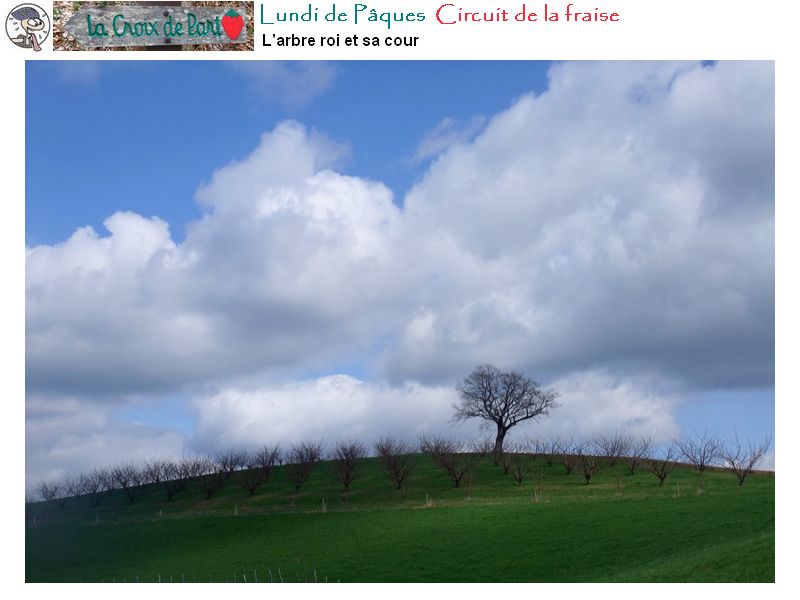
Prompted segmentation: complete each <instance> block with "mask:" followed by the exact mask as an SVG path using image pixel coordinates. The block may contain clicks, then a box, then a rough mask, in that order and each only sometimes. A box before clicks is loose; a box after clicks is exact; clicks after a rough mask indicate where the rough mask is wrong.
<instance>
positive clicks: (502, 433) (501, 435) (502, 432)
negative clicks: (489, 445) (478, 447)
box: [493, 424, 508, 465]
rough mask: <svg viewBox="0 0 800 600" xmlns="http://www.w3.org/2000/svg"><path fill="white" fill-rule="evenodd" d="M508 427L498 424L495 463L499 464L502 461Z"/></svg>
mask: <svg viewBox="0 0 800 600" xmlns="http://www.w3.org/2000/svg"><path fill="white" fill-rule="evenodd" d="M507 432H508V429H506V428H505V427H503V426H502V425H500V424H498V425H497V437H496V438H495V439H494V451H493V454H494V464H495V465H497V463H498V462H500V457H501V456H502V455H503V440H504V439H506V433H507Z"/></svg>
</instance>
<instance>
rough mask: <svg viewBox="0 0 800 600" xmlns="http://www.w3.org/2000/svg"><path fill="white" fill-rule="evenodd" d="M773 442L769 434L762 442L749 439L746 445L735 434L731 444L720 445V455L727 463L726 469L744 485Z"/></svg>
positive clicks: (724, 462) (725, 463)
mask: <svg viewBox="0 0 800 600" xmlns="http://www.w3.org/2000/svg"><path fill="white" fill-rule="evenodd" d="M771 443H772V440H771V439H770V438H769V436H765V437H764V440H763V441H762V442H761V443H760V444H753V443H752V442H750V441H748V442H747V447H745V446H743V445H742V444H741V442H740V441H739V437H738V436H734V438H733V440H731V442H730V443H729V444H727V445H725V446H721V447H720V450H719V456H720V458H721V459H722V462H723V464H724V465H725V470H727V471H730V472H731V473H733V474H734V475H736V478H737V479H738V480H739V485H743V484H744V480H745V478H746V477H747V476H748V475H749V474H750V473H751V472H752V471H753V468H754V467H755V466H756V465H757V464H758V463H759V461H761V459H762V458H763V457H764V455H765V454H766V453H767V450H769V447H770V444H771Z"/></svg>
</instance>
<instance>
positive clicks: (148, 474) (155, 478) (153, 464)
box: [142, 458, 164, 486]
mask: <svg viewBox="0 0 800 600" xmlns="http://www.w3.org/2000/svg"><path fill="white" fill-rule="evenodd" d="M163 462H164V461H162V460H161V459H160V458H151V459H149V460H146V461H145V463H144V465H143V466H142V478H143V480H144V482H145V483H153V484H155V485H157V486H158V485H161V477H162V476H163V474H164V465H163V464H162V463H163Z"/></svg>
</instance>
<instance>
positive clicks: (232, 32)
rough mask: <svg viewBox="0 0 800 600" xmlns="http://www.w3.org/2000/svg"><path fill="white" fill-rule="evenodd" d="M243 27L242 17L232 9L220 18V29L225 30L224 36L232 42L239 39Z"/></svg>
mask: <svg viewBox="0 0 800 600" xmlns="http://www.w3.org/2000/svg"><path fill="white" fill-rule="evenodd" d="M243 27H244V19H243V18H242V15H240V14H239V13H237V12H236V11H235V10H233V9H231V10H229V11H228V12H226V13H225V16H224V17H222V28H223V29H224V30H225V34H226V35H227V36H228V37H229V38H230V39H232V40H235V39H236V38H238V37H239V34H240V33H242V28H243Z"/></svg>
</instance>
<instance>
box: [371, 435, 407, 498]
mask: <svg viewBox="0 0 800 600" xmlns="http://www.w3.org/2000/svg"><path fill="white" fill-rule="evenodd" d="M375 452H376V453H377V454H378V462H379V464H380V466H381V469H383V472H384V473H386V475H387V476H388V477H389V478H390V479H391V480H392V481H393V482H394V484H395V486H397V489H398V490H399V491H400V495H401V496H402V497H403V498H405V490H406V483H407V482H408V478H409V477H410V476H411V472H412V471H413V470H414V467H416V464H417V462H416V459H415V457H414V447H413V446H412V445H411V444H409V443H407V442H400V441H398V440H395V439H394V438H392V437H382V438H381V439H379V440H378V441H377V442H375Z"/></svg>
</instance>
